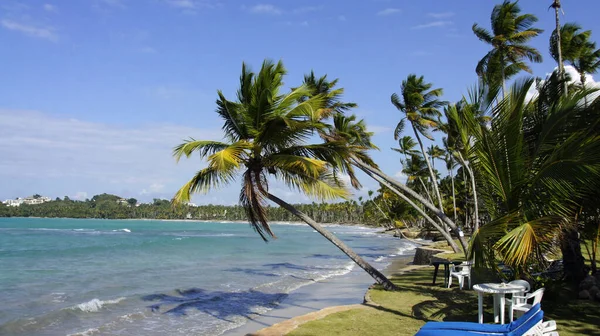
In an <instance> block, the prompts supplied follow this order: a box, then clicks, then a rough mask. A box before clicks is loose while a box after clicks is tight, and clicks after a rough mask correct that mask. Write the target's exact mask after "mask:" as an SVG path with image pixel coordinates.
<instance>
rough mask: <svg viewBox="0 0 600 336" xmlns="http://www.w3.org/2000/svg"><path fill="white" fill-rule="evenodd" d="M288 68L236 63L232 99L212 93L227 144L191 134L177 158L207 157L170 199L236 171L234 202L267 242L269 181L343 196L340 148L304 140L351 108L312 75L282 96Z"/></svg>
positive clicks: (215, 184) (225, 180) (321, 195)
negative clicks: (237, 193) (237, 192)
mask: <svg viewBox="0 0 600 336" xmlns="http://www.w3.org/2000/svg"><path fill="white" fill-rule="evenodd" d="M286 73H287V71H286V69H285V67H284V66H283V63H282V62H281V61H280V62H278V63H277V64H275V63H273V62H271V61H269V60H265V61H264V62H263V65H262V67H261V69H260V71H259V72H258V73H254V72H252V71H251V70H250V69H249V68H248V67H247V66H246V64H242V75H241V76H240V86H239V89H238V92H237V97H236V99H235V100H228V99H227V98H225V96H224V95H223V94H222V93H221V92H220V91H219V92H218V95H219V98H218V100H217V114H218V115H219V116H220V117H221V118H222V120H223V131H224V133H225V137H226V142H214V141H197V140H194V139H191V140H189V141H186V142H184V143H182V144H180V145H179V146H177V147H175V149H174V151H173V156H174V157H175V158H176V159H177V160H179V159H180V158H181V157H182V156H184V155H185V156H186V157H188V158H189V157H190V155H191V154H192V153H194V152H198V153H199V154H200V157H201V158H202V159H205V160H206V161H207V162H208V166H207V167H206V168H204V169H201V170H199V171H198V172H197V173H196V175H195V176H194V177H192V179H191V180H190V181H189V182H188V183H186V184H185V185H184V186H183V187H182V188H181V189H180V190H179V191H178V192H177V194H176V195H175V197H174V198H173V202H174V203H175V204H178V203H181V202H186V201H189V200H190V197H191V195H192V194H193V193H198V192H201V193H206V192H208V191H209V190H213V189H216V188H219V187H222V186H225V185H228V184H229V183H231V182H232V181H233V180H234V179H235V177H237V176H241V181H242V188H241V191H240V197H239V204H240V205H241V206H242V207H243V208H244V209H245V210H246V216H247V219H248V221H249V222H250V224H251V225H252V227H253V228H254V229H255V231H256V232H258V234H260V236H261V237H262V238H263V239H264V240H267V239H268V238H269V237H273V232H272V231H271V228H270V226H269V224H268V219H267V211H266V206H267V199H268V198H269V179H276V180H279V181H282V182H284V183H285V184H286V185H287V186H289V187H290V188H291V189H294V190H297V191H299V192H302V193H304V194H307V195H309V196H312V197H315V198H318V199H321V200H326V199H335V198H346V197H347V196H348V191H347V190H346V189H345V187H344V185H343V183H342V181H341V180H340V179H339V178H338V172H340V171H344V170H347V165H345V164H344V162H345V161H346V160H345V159H344V158H343V156H344V151H343V148H342V147H340V146H335V143H334V144H320V143H316V144H307V143H308V142H309V140H310V137H311V135H313V134H314V132H315V131H317V132H319V131H322V130H324V129H325V128H326V125H325V124H324V123H322V120H323V119H325V118H327V117H328V116H329V115H331V113H332V111H333V110H336V109H339V110H344V109H346V108H349V107H351V106H347V105H341V104H340V103H339V102H338V101H337V100H336V99H337V97H339V95H341V93H342V92H343V90H341V89H338V90H336V91H332V90H331V89H332V88H333V86H335V84H336V81H333V82H331V83H330V82H327V80H326V77H322V78H321V79H319V80H317V79H316V78H315V77H314V74H311V76H308V77H307V78H305V82H306V84H305V85H302V86H300V87H297V88H294V89H292V90H291V91H290V92H287V93H284V92H283V90H282V89H283V78H284V76H285V75H286Z"/></svg>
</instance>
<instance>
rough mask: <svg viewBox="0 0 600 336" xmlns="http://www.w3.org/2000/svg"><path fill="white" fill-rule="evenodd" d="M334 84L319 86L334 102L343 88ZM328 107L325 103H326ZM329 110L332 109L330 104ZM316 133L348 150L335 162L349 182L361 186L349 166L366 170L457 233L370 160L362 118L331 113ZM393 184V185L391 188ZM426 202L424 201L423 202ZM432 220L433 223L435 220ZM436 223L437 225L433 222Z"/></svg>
mask: <svg viewBox="0 0 600 336" xmlns="http://www.w3.org/2000/svg"><path fill="white" fill-rule="evenodd" d="M332 88H333V86H322V89H321V91H319V92H321V93H322V94H324V95H325V96H334V97H336V99H337V100H336V101H337V102H339V99H338V98H339V97H340V96H341V95H342V93H343V91H340V90H338V91H334V90H332ZM326 108H327V106H326ZM329 110H331V108H330V107H329ZM326 116H328V114H327V113H323V114H321V117H322V118H326ZM318 132H319V135H320V136H321V137H322V138H323V139H324V140H325V141H326V142H327V143H328V144H329V145H331V146H332V148H334V147H337V146H342V147H343V148H339V150H340V151H347V152H348V153H349V158H350V161H347V160H345V159H343V160H338V161H337V164H338V166H340V167H341V168H342V169H343V170H344V171H346V172H347V174H348V175H349V177H350V180H351V183H352V185H353V186H355V187H357V186H360V183H359V182H358V179H357V178H356V176H355V175H354V170H353V169H352V165H354V166H357V167H358V168H359V169H361V170H362V171H363V172H365V173H366V174H367V175H368V176H370V177H371V178H373V179H375V180H376V181H378V182H379V183H380V184H381V185H383V186H385V187H387V188H388V189H390V190H392V191H393V192H394V193H396V194H397V195H398V196H399V197H400V198H402V199H403V200H404V201H406V202H407V203H408V204H409V205H410V206H412V207H413V208H415V210H416V211H417V212H419V213H420V214H421V215H422V216H423V218H425V219H426V220H427V221H429V222H433V220H432V219H431V217H429V215H427V214H426V213H425V211H424V210H423V209H422V208H421V207H419V206H417V205H416V204H415V203H414V202H413V201H412V200H410V199H408V197H407V196H406V195H404V194H402V193H401V192H400V191H398V189H400V190H402V191H404V192H405V193H407V194H408V195H411V196H412V197H413V198H415V199H416V200H417V201H419V202H421V203H422V204H423V205H424V206H425V207H426V208H428V209H429V210H430V211H432V212H433V213H434V214H435V215H436V216H437V217H438V218H440V220H441V221H443V222H444V223H445V224H446V225H448V226H449V227H450V228H452V229H453V230H455V232H456V234H457V235H458V233H459V230H458V227H457V226H456V225H455V224H454V222H452V221H451V220H450V218H448V216H446V214H445V213H444V212H443V210H440V209H437V208H436V207H435V206H433V205H432V204H431V203H430V202H428V201H427V200H425V199H423V198H422V197H421V196H420V195H419V194H418V193H416V192H415V191H414V190H412V189H410V188H408V187H407V186H405V185H403V184H401V183H399V182H397V181H395V180H394V179H392V178H391V177H390V176H387V175H385V174H384V173H383V172H381V171H380V170H379V169H378V168H377V165H376V164H375V163H374V162H373V160H372V159H371V158H370V157H369V155H368V154H367V153H366V152H367V151H368V150H370V149H377V147H376V146H375V145H374V144H373V143H372V142H371V136H372V133H371V132H368V131H367V130H366V125H365V123H364V121H363V120H360V121H358V122H357V121H356V116H354V115H351V116H348V117H346V116H344V115H343V114H342V113H333V125H331V126H328V127H324V128H320V129H319V131H318ZM392 185H393V186H395V187H396V188H395V189H394V187H392ZM423 202H425V203H423ZM434 223H435V222H434ZM436 225H437V224H436ZM434 227H436V229H438V230H439V231H440V232H441V233H442V235H443V236H444V238H445V239H446V240H447V241H448V244H449V245H450V247H451V248H452V249H453V250H454V251H455V252H457V253H458V252H460V249H459V248H458V246H457V245H456V243H455V242H454V241H453V240H452V237H451V236H450V235H449V234H448V232H447V231H446V230H441V229H440V226H435V225H434ZM459 241H460V243H461V245H462V247H463V252H465V253H466V251H467V244H466V241H465V240H464V239H463V238H462V237H459Z"/></svg>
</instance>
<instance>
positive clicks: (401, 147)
mask: <svg viewBox="0 0 600 336" xmlns="http://www.w3.org/2000/svg"><path fill="white" fill-rule="evenodd" d="M416 145H417V143H416V142H415V140H413V138H411V137H410V136H408V135H405V136H403V137H402V138H400V139H398V148H392V150H393V151H396V152H398V153H400V154H403V155H404V162H406V161H407V160H408V156H409V155H415V154H417V153H418V151H416V150H415V149H414V148H415V146H416Z"/></svg>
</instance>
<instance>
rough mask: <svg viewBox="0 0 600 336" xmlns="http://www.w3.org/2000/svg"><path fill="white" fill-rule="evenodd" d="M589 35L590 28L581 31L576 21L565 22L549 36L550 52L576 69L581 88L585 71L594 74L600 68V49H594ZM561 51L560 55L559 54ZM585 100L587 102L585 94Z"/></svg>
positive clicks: (583, 83)
mask: <svg viewBox="0 0 600 336" xmlns="http://www.w3.org/2000/svg"><path fill="white" fill-rule="evenodd" d="M591 35H592V31H591V30H586V31H581V26H579V25H578V24H576V23H565V25H564V26H562V27H561V28H560V29H559V30H555V31H554V32H553V33H552V36H551V37H550V54H551V55H552V57H553V58H554V59H555V60H558V59H559V57H561V56H562V59H564V61H565V62H567V63H569V64H570V65H571V66H573V68H575V70H577V72H578V73H579V79H580V81H581V87H582V88H583V89H585V82H586V80H587V78H586V73H587V74H594V73H596V72H598V69H600V49H596V43H595V42H592V41H590V38H591ZM559 41H560V43H559ZM561 51H562V55H560V54H559V52H561ZM585 100H586V104H587V96H586V97H585Z"/></svg>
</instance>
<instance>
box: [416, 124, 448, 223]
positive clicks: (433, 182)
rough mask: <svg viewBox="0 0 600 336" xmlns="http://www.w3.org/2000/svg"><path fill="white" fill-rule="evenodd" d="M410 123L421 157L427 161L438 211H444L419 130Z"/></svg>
mask: <svg viewBox="0 0 600 336" xmlns="http://www.w3.org/2000/svg"><path fill="white" fill-rule="evenodd" d="M411 125H412V129H413V132H415V136H416V137H417V141H418V142H419V146H420V147H421V152H422V153H423V157H424V158H425V163H427V169H429V176H430V177H431V183H432V184H433V190H434V192H435V196H436V197H437V200H438V205H439V207H440V211H442V212H444V205H443V204H442V196H441V194H440V190H439V189H438V186H437V180H436V178H435V174H434V173H433V168H432V167H431V162H429V157H428V156H427V153H426V152H425V147H424V146H423V141H421V137H420V136H419V132H417V129H416V128H415V125H414V124H412V123H411Z"/></svg>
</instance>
